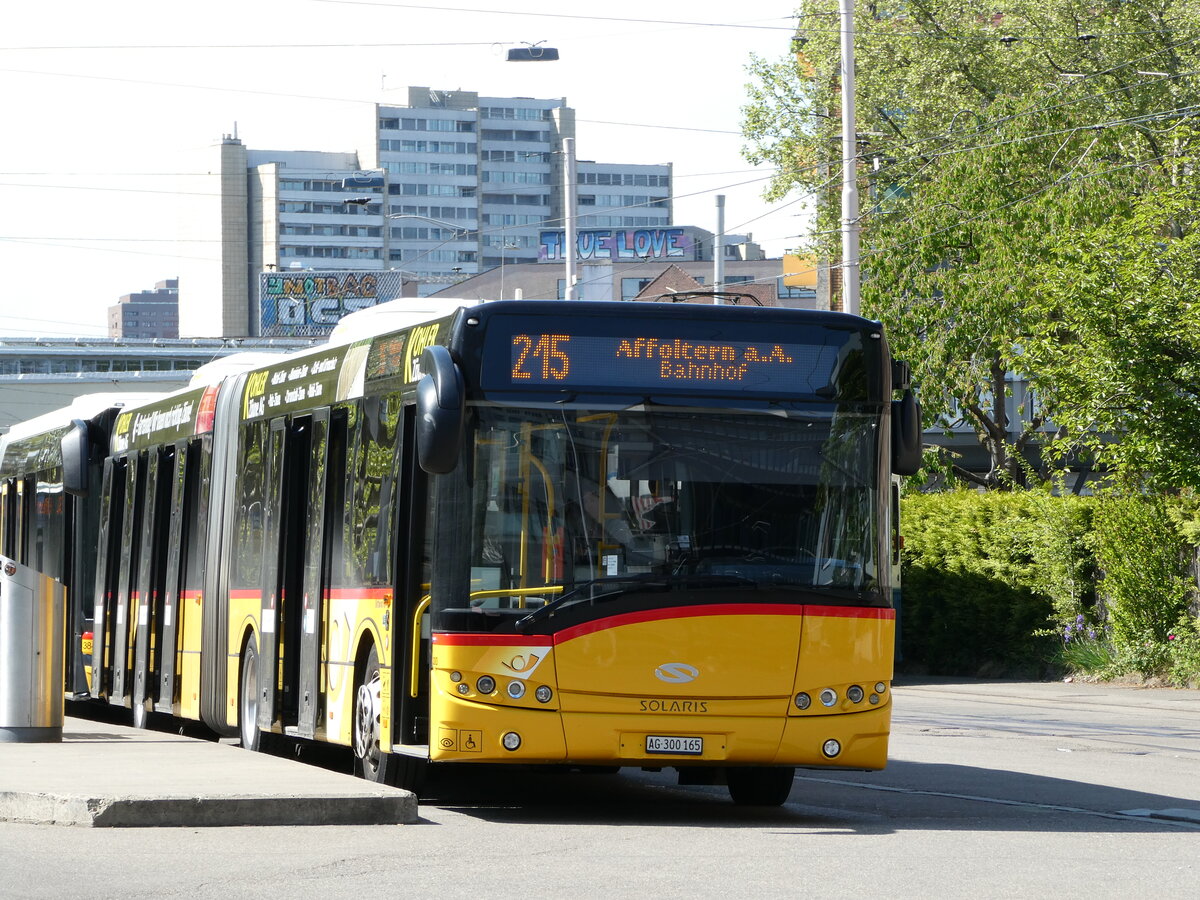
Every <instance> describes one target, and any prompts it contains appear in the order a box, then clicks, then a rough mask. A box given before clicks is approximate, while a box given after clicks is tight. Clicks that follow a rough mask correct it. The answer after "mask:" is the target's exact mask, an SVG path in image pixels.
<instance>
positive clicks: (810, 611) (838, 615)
mask: <svg viewBox="0 0 1200 900" xmlns="http://www.w3.org/2000/svg"><path fill="white" fill-rule="evenodd" d="M804 614H805V615H806V616H825V617H827V618H831V619H894V618H896V611H895V610H894V609H890V608H886V607H880V606H806V607H804Z"/></svg>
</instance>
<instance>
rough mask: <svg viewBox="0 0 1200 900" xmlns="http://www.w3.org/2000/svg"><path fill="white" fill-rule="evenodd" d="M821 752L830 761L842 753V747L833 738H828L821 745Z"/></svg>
mask: <svg viewBox="0 0 1200 900" xmlns="http://www.w3.org/2000/svg"><path fill="white" fill-rule="evenodd" d="M821 752H822V753H824V754H825V755H826V756H828V757H829V758H830V759H833V758H834V757H835V756H837V755H838V754H839V753H841V752H842V745H841V744H840V743H838V742H837V741H835V740H834V739H833V738H830V739H829V740H827V741H826V742H825V743H824V744H822V745H821Z"/></svg>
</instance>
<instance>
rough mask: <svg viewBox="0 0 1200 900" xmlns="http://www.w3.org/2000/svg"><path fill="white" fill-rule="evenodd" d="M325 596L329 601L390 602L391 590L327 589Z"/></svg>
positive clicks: (363, 588)
mask: <svg viewBox="0 0 1200 900" xmlns="http://www.w3.org/2000/svg"><path fill="white" fill-rule="evenodd" d="M325 596H326V597H328V598H329V599H330V600H391V599H392V589H391V588H366V587H362V588H329V590H327V591H326V592H325Z"/></svg>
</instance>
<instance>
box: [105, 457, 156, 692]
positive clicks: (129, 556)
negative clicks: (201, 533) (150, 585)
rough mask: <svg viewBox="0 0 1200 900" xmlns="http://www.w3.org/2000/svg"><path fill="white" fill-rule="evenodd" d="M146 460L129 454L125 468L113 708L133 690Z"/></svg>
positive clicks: (114, 629)
mask: <svg viewBox="0 0 1200 900" xmlns="http://www.w3.org/2000/svg"><path fill="white" fill-rule="evenodd" d="M146 468H147V467H146V458H145V455H144V454H141V455H139V454H133V453H131V454H130V455H129V456H128V457H127V458H126V464H125V511H124V515H123V521H122V525H123V527H122V529H121V535H120V544H119V549H118V550H117V554H118V555H117V566H118V576H117V591H116V596H115V597H114V598H113V606H114V609H113V623H112V631H111V632H110V635H111V639H112V653H111V654H110V655H109V664H110V666H111V669H112V690H111V693H110V694H109V696H108V702H109V703H111V704H113V705H116V706H124V705H126V704H125V699H126V698H127V697H128V696H129V693H130V689H131V688H132V687H133V684H132V678H131V677H130V676H131V675H132V673H131V672H130V662H131V657H132V655H133V654H132V652H131V651H132V649H133V648H132V647H131V645H130V638H131V637H133V635H134V626H135V622H136V619H135V611H134V609H133V606H134V604H135V603H136V602H137V584H136V582H135V580H134V579H135V578H136V577H137V571H138V560H139V558H140V552H139V551H140V550H141V545H142V535H143V534H145V529H144V528H143V527H142V507H143V505H144V497H145V494H146Z"/></svg>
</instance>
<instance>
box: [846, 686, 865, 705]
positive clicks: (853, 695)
mask: <svg viewBox="0 0 1200 900" xmlns="http://www.w3.org/2000/svg"><path fill="white" fill-rule="evenodd" d="M846 696H847V697H848V698H849V700H850V702H851V703H862V698H863V689H862V688H860V687H859V686H858V685H857V684H852V685H850V687H849V688H848V689H847V690H846Z"/></svg>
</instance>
